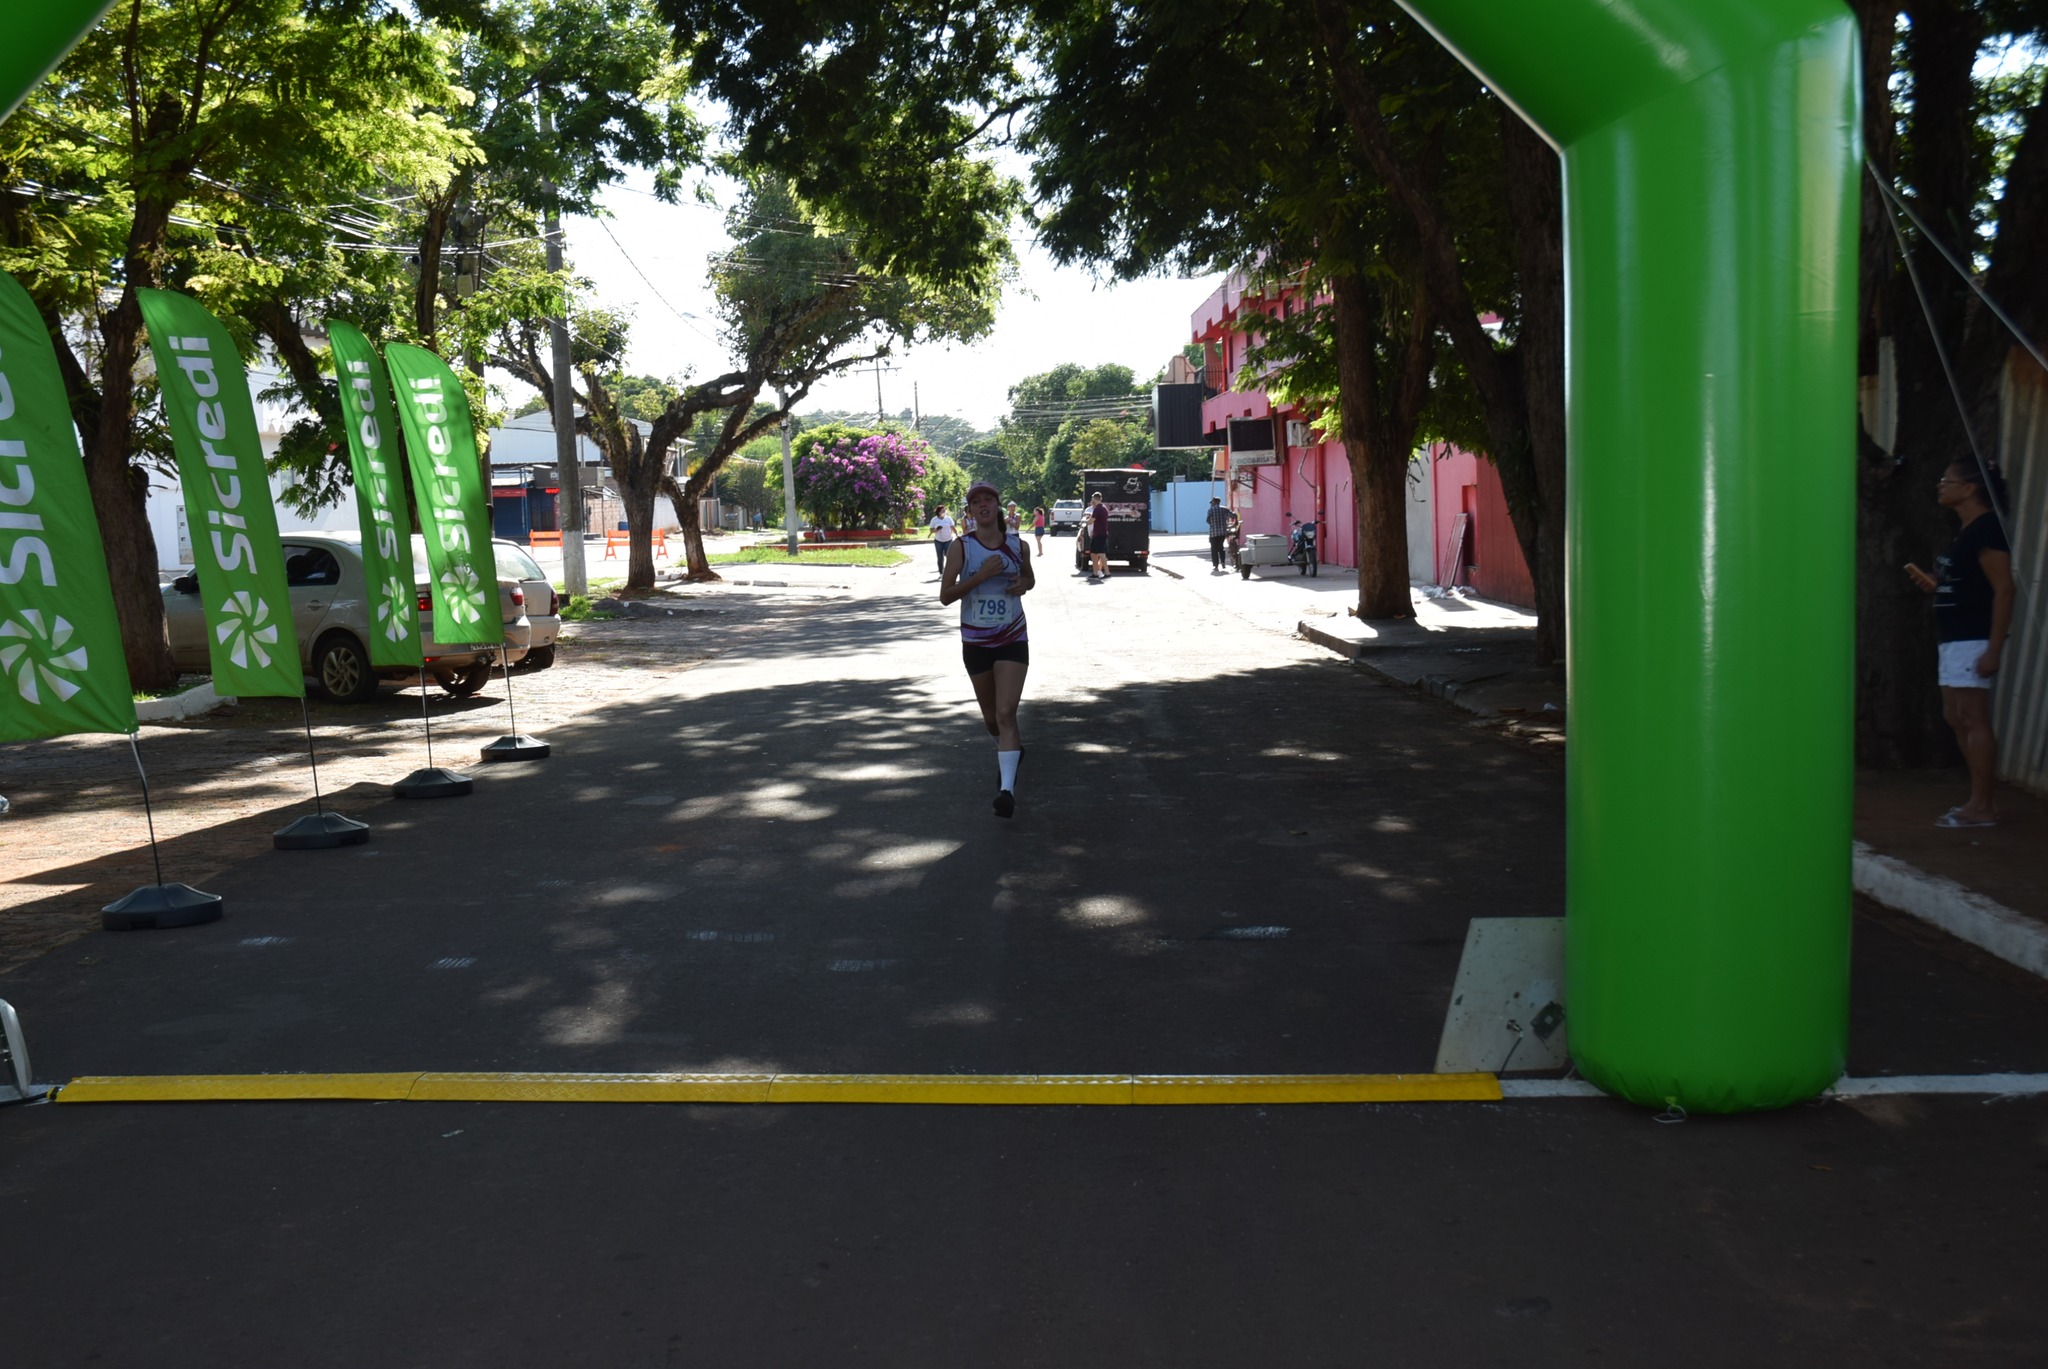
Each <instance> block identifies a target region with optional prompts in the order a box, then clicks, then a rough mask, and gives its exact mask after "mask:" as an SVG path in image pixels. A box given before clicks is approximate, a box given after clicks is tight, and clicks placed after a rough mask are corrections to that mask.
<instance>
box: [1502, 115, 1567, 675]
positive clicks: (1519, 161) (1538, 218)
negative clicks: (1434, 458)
mask: <svg viewBox="0 0 2048 1369" xmlns="http://www.w3.org/2000/svg"><path fill="white" fill-rule="evenodd" d="M1500 113H1501V144H1502V149H1503V152H1504V154H1505V162H1506V171H1507V176H1506V179H1507V192H1508V204H1509V207H1510V209H1511V210H1512V212H1513V216H1514V225H1515V276H1516V279H1517V280H1518V281H1519V282H1520V284H1521V287H1522V317H1521V328H1520V332H1519V335H1518V336H1517V338H1516V340H1515V357H1516V359H1517V361H1519V362H1520V364H1521V373H1522V385H1521V391H1522V400H1523V404H1524V408H1525V412H1526V415H1527V424H1528V426H1527V428H1526V429H1525V432H1526V434H1527V437H1528V443H1529V446H1528V463H1527V470H1526V478H1525V479H1522V478H1518V479H1517V480H1516V484H1517V485H1519V486H1522V487H1523V488H1522V489H1521V498H1520V499H1519V500H1517V499H1515V498H1512V497H1511V498H1510V499H1509V500H1508V512H1509V515H1510V517H1512V518H1513V519H1514V523H1515V540H1516V541H1518V542H1519V543H1520V544H1521V547H1522V560H1523V561H1524V562H1526V563H1527V565H1528V567H1529V579H1530V581H1531V583H1532V584H1534V585H1535V588H1536V663H1537V664H1538V665H1554V664H1556V663H1558V662H1560V661H1562V660H1563V659H1564V631H1565V622H1564V566H1565V561H1564V514H1565V470H1566V462H1565V456H1566V453H1565V421H1564V180H1563V174H1562V168H1561V167H1560V166H1559V164H1558V159H1557V153H1556V152H1554V151H1553V150H1552V149H1551V146H1550V144H1549V143H1546V142H1544V141H1543V139H1542V138H1540V137H1538V136H1537V134H1536V130H1535V129H1533V128H1531V127H1529V125H1528V124H1526V123H1524V122H1523V121H1522V118H1521V116H1520V115H1518V114H1516V113H1515V112H1514V111H1513V110H1511V109H1509V108H1507V107H1506V106H1505V105H1503V106H1502V107H1501V112H1500ZM1501 474H1502V480H1501V487H1502V490H1503V492H1505V491H1506V488H1507V484H1508V475H1509V472H1507V471H1506V470H1503V471H1502V472H1501ZM1514 474H1515V475H1517V476H1518V477H1520V476H1523V475H1524V472H1521V471H1517V472H1515V473H1514ZM1517 503H1520V504H1521V505H1522V511H1521V512H1519V513H1518V512H1517V511H1516V505H1517Z"/></svg>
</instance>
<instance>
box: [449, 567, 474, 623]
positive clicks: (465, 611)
mask: <svg viewBox="0 0 2048 1369" xmlns="http://www.w3.org/2000/svg"><path fill="white" fill-rule="evenodd" d="M441 590H442V593H443V594H444V595H445V596H446V597H447V600H448V616H449V617H451V618H453V619H454V620H455V621H456V622H458V623H461V624H464V625H465V626H467V625H468V624H470V623H481V622H482V621H483V620H484V582H483V581H482V580H480V579H478V578H477V573H476V567H474V566H472V565H470V564H468V563H467V562H462V561H458V562H457V563H456V564H454V565H452V566H450V567H448V569H446V570H444V571H442V572H441Z"/></svg>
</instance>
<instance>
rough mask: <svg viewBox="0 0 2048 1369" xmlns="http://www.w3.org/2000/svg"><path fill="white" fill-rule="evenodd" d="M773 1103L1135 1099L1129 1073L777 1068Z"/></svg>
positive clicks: (1124, 1101)
mask: <svg viewBox="0 0 2048 1369" xmlns="http://www.w3.org/2000/svg"><path fill="white" fill-rule="evenodd" d="M768 1101H769V1102H771V1103H951V1104H963V1103H964V1104H980V1103H1009V1104H1015V1103H1041V1104H1066V1103H1096V1104H1111V1105H1123V1104H1128V1103H1129V1102H1130V1101H1131V1076H1129V1075H1128V1074H778V1075H776V1076H775V1083H774V1085H773V1086H772V1087H771V1088H770V1089H769V1092H768Z"/></svg>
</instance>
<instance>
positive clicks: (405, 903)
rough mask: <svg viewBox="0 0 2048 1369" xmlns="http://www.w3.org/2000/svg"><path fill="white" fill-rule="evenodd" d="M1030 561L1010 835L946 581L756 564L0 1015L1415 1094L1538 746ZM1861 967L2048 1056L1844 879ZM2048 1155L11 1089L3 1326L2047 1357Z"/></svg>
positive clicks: (26, 979) (493, 1357)
mask: <svg viewBox="0 0 2048 1369" xmlns="http://www.w3.org/2000/svg"><path fill="white" fill-rule="evenodd" d="M1044 570H1045V580H1044V583H1043V587H1042V590H1041V592H1040V593H1039V594H1038V595H1037V596H1035V597H1034V598H1033V599H1031V600H1030V601H1029V608H1030V612H1031V624H1032V643H1033V653H1034V664H1033V674H1032V680H1031V685H1030V687H1029V689H1028V690H1027V694H1026V704H1025V709H1024V714H1023V727H1024V732H1025V739H1026V744H1027V746H1028V747H1029V752H1028V755H1027V757H1026V759H1025V762H1024V772H1023V776H1022V778H1021V781H1020V786H1019V805H1020V806H1019V810H1018V815H1017V817H1016V818H1015V819H1014V820H1013V821H1011V822H1007V823H1006V822H1002V821H1000V820H998V819H996V818H994V817H993V816H992V815H991V813H990V811H989V799H990V797H991V796H992V794H993V791H994V788H995V784H994V779H995V776H994V761H993V756H992V755H991V752H992V749H993V748H992V745H991V743H990V741H989V739H988V738H987V737H986V735H985V734H984V733H982V732H981V730H980V724H979V721H978V717H977V716H976V714H975V711H974V709H973V705H972V701H971V696H970V693H969V690H968V686H967V682H966V680H965V677H964V675H963V674H962V673H961V671H960V666H959V655H958V651H957V646H956V645H955V638H954V636H953V634H952V631H951V625H950V622H949V615H948V614H947V613H946V612H945V611H944V610H941V609H940V608H939V607H938V606H937V604H936V599H935V593H934V591H935V583H934V581H933V579H932V577H931V576H930V575H929V574H928V573H927V571H926V563H925V562H924V560H923V559H922V558H919V559H918V560H916V561H914V562H913V563H912V565H911V566H909V567H906V568H904V569H903V570H901V571H898V572H893V573H878V574H873V575H870V576H866V577H863V578H861V579H860V582H859V588H858V589H857V591H856V593H855V594H853V595H852V596H851V597H846V598H839V599H831V600H804V601H801V602H790V603H786V604H783V605H782V606H780V607H775V606H773V596H763V597H761V598H760V599H759V600H757V601H755V602H756V603H757V605H766V607H760V608H759V612H760V614H761V615H763V616H762V621H763V623H764V624H765V625H766V627H765V629H763V630H753V631H748V632H744V633H735V634H733V636H732V640H731V642H730V644H729V646H728V647H727V648H725V649H724V650H723V654H718V655H714V656H713V657H712V658H711V659H709V660H708V661H702V659H701V658H702V646H703V642H702V639H701V637H697V638H693V637H691V636H690V635H689V634H692V633H693V632H696V631H697V628H695V627H694V626H693V625H692V623H691V621H690V619H689V618H688V617H687V616H686V617H682V618H679V619H678V620H676V622H675V626H674V628H673V631H674V632H676V633H677V634H678V637H677V639H676V640H677V650H678V659H679V660H680V659H681V658H683V657H684V656H688V657H690V658H691V659H692V660H697V661H701V663H698V664H694V665H693V666H692V667H691V668H687V669H683V668H680V667H679V668H678V669H677V670H676V671H675V672H674V673H672V674H666V675H661V676H660V677H659V678H658V680H657V681H656V682H655V683H654V684H653V685H652V686H650V688H649V689H648V690H647V691H646V693H645V694H644V696H643V697H640V698H637V699H633V700H628V701H621V702H618V703H615V704H612V705H609V706H607V707H606V708H605V709H604V710H602V711H601V712H597V713H591V714H587V715H584V716H582V717H580V718H578V719H576V720H574V721H572V722H570V723H568V724H566V725H564V726H562V727H561V728H559V729H557V730H555V731H553V732H552V733H551V734H550V736H549V737H548V740H549V741H551V742H552V743H553V744H554V747H555V755H554V758H553V759H551V760H549V761H546V762H543V763H539V764H535V765H531V766H519V767H508V768H506V769H504V770H501V771H497V772H483V773H481V774H480V779H479V784H478V786H477V793H476V794H475V795H474V796H473V797H472V798H469V799H466V800H459V801H455V802H449V803H439V804H419V805H402V804H399V803H396V802H387V803H384V804H381V805H377V806H374V807H370V808H366V809H359V811H356V812H355V814H354V815H355V816H357V817H361V818H364V819H366V820H368V821H370V822H371V823H372V824H373V827H374V832H375V835H374V838H373V840H372V842H371V844H370V845H368V846H367V847H362V848H355V849H350V850H342V851H335V852H314V853H270V852H266V853H264V854H263V855H261V856H260V857H258V858H254V859H250V860H247V861H245V862H243V863H241V864H239V865H236V866H234V867H233V868H231V869H229V870H228V871H227V872H226V873H224V874H223V875H221V876H220V877H219V878H218V879H216V880H214V881H213V883H212V888H213V891H214V892H217V893H220V894H223V895H224V896H226V898H227V900H228V909H229V914H228V917H227V919H226V920H224V921H223V922H221V923H218V924H215V925H213V926H211V927H205V928H197V929H192V930H188V931H182V932H172V933H155V934H129V935H126V936H109V935H104V934H95V935H93V936H90V937H87V938H86V939H84V940H80V941H77V942H73V943H71V944H69V945H66V946H64V947H62V948H61V949H59V950H57V951H55V952H52V953H50V954H48V955H45V956H43V957H41V958H40V959H37V960H35V961H32V962H30V963H29V964H27V965H25V966H23V967H21V968H19V969H17V970H15V971H13V972H11V973H9V974H6V975H0V996H4V997H6V998H8V999H9V1000H10V1001H12V1002H13V1003H15V1005H16V1006H17V1007H18V1008H19V1009H20V1010H21V1011H22V1013H23V1016H24V1018H25V1019H26V1020H27V1022H28V1024H29V1029H30V1040H31V1045H32V1047H33V1049H34V1052H35V1057H36V1064H37V1070H38V1074H39V1075H41V1076H42V1077H44V1078H51V1079H61V1078H67V1077H71V1076H74V1075H80V1074H126V1073H136V1074H146V1073H181V1074H194V1073H228V1072H265V1071H376V1070H394V1071H397V1070H423V1069H435V1070H442V1069H446V1070H562V1071H586V1070H587V1071H677V1070H722V1071H731V1070H743V1069H764V1070H786V1071H878V1072H889V1073H924V1072H930V1073H947V1072H971V1073H1004V1072H1018V1073H1037V1074H1047V1073H1064V1072H1138V1073H1175V1072H1187V1073H1217V1072H1232V1073H1302V1072H1354V1071H1398V1070H1410V1071H1420V1070H1427V1069H1429V1067H1430V1065H1431V1062H1432V1060H1433V1057H1434V1051H1435V1046H1436V1037H1437V1033H1438V1031H1439V1028H1440V1025H1441V1021H1442V1016H1443V1010H1444V1006H1445V1002H1446V999H1447V995H1448V991H1449V988H1450V984H1451V981H1452V977H1453V975H1454V974H1455V971H1456V968H1457V961H1458V954H1459V947H1460V944H1461V942H1462V938H1463V935H1464V930H1465V924H1466V922H1467V920H1468V919H1469V918H1471V917H1474V916H1503V915H1515V914H1529V915H1542V914H1555V913H1557V912H1560V911H1561V910H1562V888H1563V870H1562V862H1563V852H1562V814H1561V794H1562V783H1561V781H1562V771H1561V768H1560V762H1559V760H1558V759H1557V758H1556V757H1554V756H1552V755H1547V754H1541V753H1538V752H1536V751H1533V750H1530V749H1528V748H1526V747H1524V746H1522V745H1520V744H1517V743H1514V742H1510V741H1506V740H1503V739H1501V738H1499V737H1497V736H1494V735H1492V734H1491V733H1488V732H1486V731H1485V730H1483V729H1480V728H1478V727H1476V726H1474V725H1473V724H1472V722H1471V721H1470V719H1468V718H1467V717H1465V716H1464V715H1461V714H1457V713H1455V712H1453V711H1451V710H1449V709H1447V708H1445V707H1443V706H1441V705H1438V704H1436V703H1434V702H1432V701H1429V700H1426V699H1423V698H1421V697H1418V696H1415V695H1413V694H1411V693H1408V692H1406V691H1401V690H1397V689H1393V688H1390V687H1387V686H1383V685H1379V684H1376V683H1375V682H1374V681H1373V680H1372V679H1371V678H1370V677H1368V676H1366V675H1365V674H1363V673H1362V672H1359V671H1357V670H1356V669H1355V668H1353V667H1351V666H1350V665H1348V664H1347V663H1344V662H1341V661H1338V660H1336V659H1334V658H1332V657H1330V656H1328V655H1326V654H1325V653H1322V652H1321V651H1319V650H1318V649H1316V648H1312V647H1310V646H1308V645H1306V644H1304V643H1299V642H1296V641H1293V640H1292V639H1289V638H1286V637H1283V636H1280V635H1278V634H1275V633H1272V632H1270V631H1266V630H1263V629H1261V628H1259V627H1257V626H1254V625H1253V624H1252V623H1250V622H1247V621H1246V620H1245V618H1244V617H1241V616H1239V615H1236V614H1234V613H1232V612H1230V611H1229V610H1228V609H1226V608H1225V607H1222V606H1220V605H1219V604H1217V603H1215V602H1212V601H1211V600H1208V599H1204V598H1202V597H1201V596H1199V595H1196V594H1194V593H1192V592H1191V591H1190V590H1189V589H1188V587H1187V586H1186V585H1183V584H1180V583H1177V582H1174V581H1172V580H1169V579H1167V578H1165V577H1163V576H1153V577H1149V578H1141V577H1137V576H1132V575H1119V576H1117V577H1116V578H1115V579H1114V580H1113V581H1112V582H1111V583H1109V584H1106V585H1099V586H1098V585H1089V584H1086V583H1085V582H1082V581H1079V580H1076V579H1073V578H1071V577H1070V576H1068V575H1067V574H1066V572H1065V568H1064V567H1062V566H1060V565H1059V564H1058V563H1057V561H1056V560H1055V562H1054V563H1053V564H1051V565H1048V566H1046V567H1045V568H1044ZM637 630H639V631H642V632H643V633H644V631H645V625H644V624H640V625H637ZM641 649H642V650H643V651H644V650H645V649H646V647H645V643H644V642H643V643H642V647H641ZM583 668H586V669H591V670H599V669H602V666H601V665H599V664H592V665H589V666H586V667H583ZM117 892H118V891H117ZM1276 928H1278V929H1285V930H1284V932H1281V931H1274V930H1272V929H1276ZM1247 929H1263V930H1260V931H1258V932H1257V933H1256V934H1252V935H1247V934H1246V932H1247ZM1855 986H1856V991H1855V1009H1854V1013H1855V1016H1854V1022H1853V1027H1852V1059H1851V1069H1852V1072H1854V1073H1857V1074H1862V1075H1868V1074H1902V1073H1976V1072H1982V1071H1989V1070H2032V1071H2040V1070H2048V992H2044V990H2043V986H2042V985H2041V984H2040V983H2039V982H2037V981H2034V980H2031V979H2028V978H2026V977H2024V976H2021V975H2019V974H2018V973H2017V972H2012V971H2009V970H2007V969H2005V968H2004V967H2002V966H2000V965H1998V964H1997V963H1996V962H1992V961H1990V960H1988V959H1986V958H1984V957H1981V956H1979V955H1977V954H1976V953H1974V952H1972V951H1970V950H1969V949H1968V948H1965V947H1962V946H1960V945H1957V944H1955V943H1952V942H1948V941H1946V940H1944V939H1942V938H1940V937H1938V936H1935V935H1933V934H1931V933H1926V932H1923V931H1920V930H1918V929H1917V928H1915V927H1913V926H1911V925H1907V924H1902V923H1900V922H1898V921H1895V920H1891V919H1889V918H1886V917H1884V916H1882V915H1879V914H1876V913H1874V912H1873V911H1872V910H1868V909H1865V910H1863V911H1862V912H1861V913H1860V914H1859V918H1858V926H1857V945H1856V965H1855ZM2044 1188H2048V1102H2044V1101H2042V1100H2031V1101H2020V1102H1989V1103H1987V1102H1985V1101H1981V1100H1978V1099H1974V1098H1951V1099H1883V1100H1865V1101H1863V1102H1860V1103H1857V1104H1855V1105H1851V1104H1847V1103H1840V1102H1828V1103H1816V1104H1811V1105H1807V1106H1804V1107H1800V1108H1795V1109H1792V1110H1789V1111H1787V1112H1784V1113H1780V1114H1775V1115H1769V1116H1755V1117H1743V1118H1695V1119H1692V1120H1690V1121H1687V1122H1684V1123H1682V1124H1662V1123H1659V1122H1657V1121H1655V1120H1653V1119H1652V1118H1651V1117H1650V1116H1649V1115H1648V1114H1646V1113H1644V1112H1641V1111H1639V1110H1637V1109H1634V1108H1631V1107H1628V1106H1625V1105H1621V1104H1617V1103H1612V1102H1606V1101H1580V1100H1574V1101H1555V1102H1527V1101H1522V1102H1508V1103H1501V1104H1438V1105H1381V1106H1309V1107H1294V1108H1280V1107H1266V1108H1262V1107H1223V1108H1158V1109H1150V1108H1147V1109H1138V1108H1115V1109H1087V1108H930V1107H866V1106H836V1107H822V1106H821V1107H788V1106H765V1105H744V1106H722V1107H721V1106H665V1107H664V1106H645V1105H610V1106H599V1105H582V1106H571V1105H556V1104H524V1105H508V1104H466V1105H465V1104H424V1103H402V1104H365V1103H329V1104H291V1103H264V1104H194V1105H184V1104H152V1105H107V1106H78V1107H71V1106H61V1105H60V1106H56V1107H47V1106H45V1107H34V1108H14V1109H11V1110H7V1111H4V1112H0V1335H4V1337H5V1339H4V1340H0V1344H4V1345H5V1347H6V1349H5V1352H4V1353H5V1357H6V1360H7V1362H8V1363H9V1364H20V1365H23V1366H39V1365H60V1364H72V1363H86V1362H92V1363H98V1364H115V1365H124V1364H133V1365H150V1366H156V1365H221V1364H227V1365H239V1364H272V1363H289V1364H295V1365H317V1364H329V1363H333V1364H351V1365H361V1364H374V1365H415V1364H417V1365H450V1364H487V1365H527V1364H534V1365H554V1364H578V1365H581V1364H590V1365H643V1364H644V1365H655V1364H688V1365H782V1364H815V1363H831V1364H835V1365H869V1364H872V1365H889V1366H904V1365H934V1366H939V1365H964V1364H973V1365H1062V1366H1064V1365H1083V1364H1087V1365H1093V1364H1104V1365H1111V1364H1114V1365H1130V1364H1169V1365H1212V1364H1213V1365H1240V1364H1246V1363H1272V1364H1286V1365H1295V1364H1343V1365H1353V1364H1380V1363H1384V1364H1399V1365H1438V1364H1441V1365H1466V1364H1474V1365H1476V1364H1496V1363H1498V1364H1503V1365H1507V1364H1512V1365H1516V1366H1526V1365H1532V1364H1536V1365H1542V1364H1563V1363H1573V1364H1583V1363H1610V1364H1624V1365H1635V1364H1657V1365H1671V1364H1681V1365H1690V1364H1698V1365H1725V1364H1728V1363H1731V1362H1735V1361H1737V1360H1741V1361H1745V1362H1747V1363H1750V1364H1756V1365H1772V1364H1787V1365H1791V1364H1800V1365H1805V1364H1810V1363H1811V1362H1813V1360H1814V1359H1815V1358H1817V1357H1822V1356H1825V1357H1829V1358H1832V1359H1835V1360H1837V1361H1840V1362H1845V1363H1857V1364H1864V1363H1867V1364H1899V1365H1910V1364H1926V1365H1941V1366H1951V1365H1975V1364H1986V1365H1989V1364H2032V1363H2038V1362H2039V1355H2040V1347H2041V1346H2042V1345H2043V1344H2048V1312H2044V1310H2043V1306H2042V1303H2041V1300H2040V1298H2039V1296H2038V1289H2039V1285H2040V1276H2041V1274H2042V1273H2043V1271H2044V1268H2048V1261H2044V1257H2043V1256H2042V1254H2041V1249H2040V1237H2041V1233H2042V1231H2043V1230H2044V1229H2048V1222H2044V1217H2048V1194H2044Z"/></svg>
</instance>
